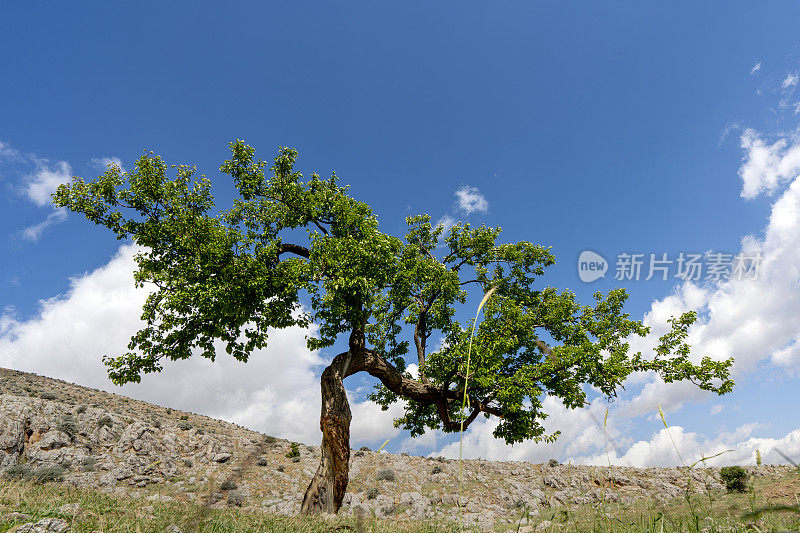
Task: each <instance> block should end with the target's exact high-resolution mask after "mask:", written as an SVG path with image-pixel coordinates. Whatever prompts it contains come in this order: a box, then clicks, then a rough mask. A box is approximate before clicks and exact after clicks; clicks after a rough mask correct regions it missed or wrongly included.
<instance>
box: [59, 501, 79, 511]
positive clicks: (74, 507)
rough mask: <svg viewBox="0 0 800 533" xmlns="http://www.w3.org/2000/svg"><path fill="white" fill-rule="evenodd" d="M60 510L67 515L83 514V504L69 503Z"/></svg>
mask: <svg viewBox="0 0 800 533" xmlns="http://www.w3.org/2000/svg"><path fill="white" fill-rule="evenodd" d="M58 510H59V511H61V512H62V513H65V514H78V513H80V512H81V504H79V503H78V502H75V503H68V504H66V505H62V506H61V507H59V508H58Z"/></svg>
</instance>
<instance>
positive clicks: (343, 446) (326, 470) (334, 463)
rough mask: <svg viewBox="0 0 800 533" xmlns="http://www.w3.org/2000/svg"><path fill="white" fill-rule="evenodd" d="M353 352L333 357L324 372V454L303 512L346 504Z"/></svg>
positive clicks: (332, 509) (332, 510) (329, 510)
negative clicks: (348, 387)
mask: <svg viewBox="0 0 800 533" xmlns="http://www.w3.org/2000/svg"><path fill="white" fill-rule="evenodd" d="M351 359H352V356H351V353H350V352H349V351H348V352H344V353H341V354H339V355H337V356H336V357H334V358H333V361H331V364H330V365H329V366H328V368H326V369H325V370H324V371H323V372H322V377H321V379H320V382H321V386H322V414H321V415H320V421H319V428H320V429H321V430H322V458H321V459H320V463H319V467H318V468H317V473H316V474H315V475H314V477H313V478H312V479H311V483H310V484H309V486H308V488H307V489H306V493H305V496H304V497H303V504H302V506H301V507H300V512H301V513H302V514H311V513H336V512H337V511H338V510H339V508H340V507H341V506H342V500H343V499H344V494H345V491H346V490H347V483H348V475H349V471H350V464H349V462H350V420H351V418H352V416H351V414H350V405H349V403H348V401H347V394H346V393H345V389H344V383H343V380H344V378H345V377H347V376H348V375H349V374H348V372H347V371H348V367H349V366H350V362H351Z"/></svg>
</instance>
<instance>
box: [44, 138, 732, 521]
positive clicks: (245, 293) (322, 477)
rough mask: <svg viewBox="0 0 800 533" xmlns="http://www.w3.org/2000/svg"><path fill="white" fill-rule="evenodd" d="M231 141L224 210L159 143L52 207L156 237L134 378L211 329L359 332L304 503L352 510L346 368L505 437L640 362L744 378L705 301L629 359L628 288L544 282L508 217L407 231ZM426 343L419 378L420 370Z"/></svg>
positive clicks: (79, 183) (245, 346) (671, 377)
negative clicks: (574, 287) (476, 312)
mask: <svg viewBox="0 0 800 533" xmlns="http://www.w3.org/2000/svg"><path fill="white" fill-rule="evenodd" d="M230 148H231V157H230V159H228V160H226V161H225V162H224V163H223V164H222V166H221V167H220V170H221V171H222V172H223V173H225V174H227V175H229V176H230V177H231V178H232V179H233V184H234V185H235V187H236V190H237V192H238V195H237V197H236V198H235V200H234V201H233V205H232V206H231V207H230V209H229V210H227V211H221V212H215V206H214V197H213V195H212V192H211V181H210V180H209V179H207V178H205V177H202V176H201V177H199V178H197V177H195V169H194V168H193V167H190V166H184V165H179V166H175V165H172V166H171V167H168V165H167V164H166V163H164V161H163V160H162V159H161V158H160V157H159V156H155V155H153V153H152V152H150V153H145V154H144V155H143V156H142V157H141V158H140V159H139V160H138V161H137V162H136V165H135V167H134V169H133V170H131V171H130V172H123V171H122V170H121V169H119V168H117V167H110V168H109V169H108V171H107V172H105V173H104V174H103V175H101V176H99V177H98V178H96V179H95V180H93V181H90V182H88V183H86V182H85V181H84V180H82V179H81V178H74V179H73V181H72V182H71V183H70V184H67V185H62V186H60V187H59V188H58V191H57V192H56V193H55V194H54V199H53V201H54V203H55V204H57V205H59V206H63V207H67V208H69V209H70V210H72V211H75V212H77V213H82V214H83V215H84V216H85V217H86V218H87V219H88V220H90V221H92V222H94V223H95V224H99V225H101V226H105V227H107V228H109V229H110V230H111V231H112V232H114V234H115V235H116V236H117V238H118V239H125V238H128V239H132V240H133V242H135V243H136V244H138V245H140V246H141V247H142V248H141V249H142V252H140V253H139V254H138V255H137V256H136V261H137V265H138V269H137V270H136V272H135V273H134V280H135V283H136V284H137V286H145V285H147V286H149V287H151V288H152V289H153V290H152V292H151V293H150V295H149V296H148V298H147V301H146V303H145V304H144V308H143V312H142V319H143V320H144V321H145V323H146V325H145V327H144V328H143V329H142V330H141V331H139V332H137V333H136V334H135V335H134V336H133V337H132V338H131V341H130V343H129V345H128V349H129V352H127V353H124V354H120V355H118V356H116V357H108V356H106V357H104V362H105V364H106V365H107V366H108V372H109V377H110V378H111V380H112V381H113V382H114V383H117V384H123V383H127V382H138V381H139V380H140V379H141V375H142V374H144V373H149V372H156V371H159V370H161V368H162V366H161V365H162V362H163V361H164V360H179V359H187V358H189V357H190V356H191V355H192V354H199V355H202V356H203V357H208V358H210V359H212V360H213V359H214V358H215V357H216V355H217V353H216V350H215V348H214V341H221V342H222V343H223V344H224V345H225V347H226V350H227V352H228V353H229V354H230V355H232V356H233V357H235V358H236V359H238V360H240V361H247V358H248V356H249V355H250V354H251V353H252V351H253V350H254V349H257V348H264V347H265V346H266V345H267V340H268V339H267V332H268V328H270V327H271V328H286V327H289V326H295V325H297V326H307V325H309V324H311V323H314V324H316V325H317V327H318V329H317V330H316V331H317V333H316V335H314V336H311V337H309V338H308V346H309V348H312V349H319V348H327V347H330V346H332V345H333V344H334V343H335V342H336V340H337V339H339V338H340V337H342V336H345V335H346V336H347V339H348V346H349V348H348V349H347V350H346V351H344V352H342V353H339V354H338V355H336V356H335V357H334V358H333V360H332V361H331V363H330V365H329V366H328V367H327V368H326V369H325V370H324V371H323V372H322V376H321V388H322V412H321V418H320V427H321V430H322V457H321V460H320V465H319V468H318V470H317V472H316V474H315V476H314V478H313V479H312V481H311V483H310V485H309V487H308V489H307V491H306V494H305V497H304V499H303V504H302V510H303V512H305V513H309V512H321V511H325V512H336V511H337V510H338V509H339V507H340V506H341V502H342V498H343V497H344V494H345V489H346V487H347V482H348V460H349V456H350V442H349V439H350V420H351V414H350V408H349V405H348V402H347V397H346V395H345V388H344V385H343V380H344V379H345V378H346V377H348V376H351V375H353V374H356V373H358V372H367V373H369V374H370V375H372V376H374V377H376V378H377V379H378V380H379V381H380V383H379V385H378V387H377V390H376V392H375V393H374V395H373V399H374V400H375V401H377V402H378V403H379V404H381V405H382V406H383V407H384V408H388V406H389V405H390V404H391V403H393V402H396V401H398V400H400V399H401V398H402V399H403V400H405V401H406V410H405V414H404V416H403V417H401V418H400V419H399V420H397V421H396V423H397V424H398V425H399V426H402V427H404V428H407V429H408V430H410V431H411V433H412V434H414V435H418V434H421V433H422V432H424V431H425V430H426V429H428V428H441V429H443V430H444V431H448V432H456V431H458V430H459V429H461V423H462V420H463V426H464V427H465V428H466V427H468V426H469V425H470V424H471V423H472V422H473V421H474V420H475V419H476V417H477V416H478V415H480V414H484V415H485V416H487V417H489V416H494V417H497V418H498V419H499V425H498V426H497V429H496V430H495V435H496V436H497V437H499V438H503V439H505V441H506V442H508V443H515V442H520V441H523V440H526V439H534V440H537V441H539V440H553V439H555V438H556V437H557V435H558V433H555V434H552V435H546V434H545V432H544V429H543V427H542V425H541V420H542V419H543V418H544V417H545V416H546V414H545V413H544V412H543V411H542V399H543V397H544V396H545V395H552V396H555V397H557V398H560V399H561V400H562V401H563V402H564V404H565V405H566V406H568V407H570V408H578V407H582V406H584V405H585V403H586V392H585V391H584V386H585V385H591V386H593V387H596V388H597V389H598V390H600V391H602V393H603V394H604V395H606V396H608V397H612V396H614V395H615V394H616V391H617V388H618V387H619V386H620V385H621V384H622V382H623V381H624V380H625V379H626V378H627V377H628V376H629V375H630V374H631V373H632V372H637V371H655V372H657V373H658V374H659V375H660V376H661V377H662V378H663V379H664V380H665V381H666V382H672V381H679V380H691V381H693V382H694V383H696V384H697V385H698V386H699V387H700V388H702V389H705V390H709V391H714V392H716V393H719V394H722V393H726V392H728V391H730V390H731V387H732V386H733V382H732V381H731V380H730V379H729V367H730V365H731V364H732V360H730V359H729V360H726V361H722V362H717V361H712V360H711V359H710V358H708V357H705V358H703V359H702V361H701V362H700V364H699V365H694V364H692V363H691V362H690V360H689V357H688V356H689V346H688V345H687V344H686V342H685V339H686V335H687V328H688V327H689V326H690V324H692V323H693V321H694V320H695V315H694V314H692V313H687V314H684V315H683V316H681V317H679V318H675V319H673V321H672V329H671V331H669V332H668V333H667V334H665V335H664V336H663V337H661V338H660V341H659V342H658V344H657V345H656V346H655V347H654V349H653V353H650V354H646V355H643V354H642V353H635V354H630V353H629V346H628V343H627V342H626V339H627V338H628V337H630V336H632V335H645V334H647V333H648V329H647V328H646V327H645V326H643V325H642V324H641V323H640V322H638V321H635V320H630V318H629V315H628V314H626V313H624V312H623V304H624V302H625V300H626V298H627V295H626V293H625V291H624V290H622V289H615V290H612V291H610V292H609V293H608V294H605V295H603V294H601V293H597V294H596V295H595V301H594V302H592V304H591V305H581V304H580V303H579V302H578V301H577V299H576V297H575V295H574V294H573V293H571V292H569V291H561V292H560V291H557V290H556V289H554V288H552V287H546V286H543V285H541V283H537V278H538V277H540V276H542V274H543V273H544V270H545V268H546V267H548V266H550V265H552V264H553V263H554V258H553V256H552V255H551V253H550V251H549V249H548V248H545V247H543V246H540V245H535V244H531V243H529V242H518V243H500V242H499V240H498V239H499V236H500V229H499V228H488V227H472V226H470V225H469V224H458V225H456V226H454V227H453V228H452V229H450V230H449V231H447V232H444V230H443V229H442V227H440V226H435V225H433V224H431V220H430V217H429V216H428V215H419V216H414V217H409V218H408V219H407V222H408V231H407V233H406V235H405V237H404V238H402V239H401V238H398V237H395V236H391V235H387V234H385V233H383V232H381V231H380V229H379V227H378V219H377V217H376V216H375V214H374V213H373V212H372V210H371V209H370V207H369V206H368V205H367V204H365V203H363V202H360V201H358V200H356V199H354V198H353V197H352V196H350V195H349V193H348V188H347V187H342V186H340V185H339V182H338V179H337V177H336V176H335V175H333V176H331V177H330V178H329V179H321V178H320V177H319V176H318V175H316V174H313V175H311V177H310V178H309V179H307V180H306V181H304V179H303V176H302V175H301V174H300V173H298V172H297V171H295V169H294V165H295V161H296V158H297V152H296V151H294V150H292V149H288V148H281V149H280V150H279V152H278V155H277V157H276V158H275V160H274V164H273V165H272V167H271V168H269V169H268V172H265V170H266V169H267V163H266V162H264V161H262V160H260V159H256V157H255V151H254V150H253V148H251V147H250V146H247V145H246V144H244V143H243V142H241V141H236V142H233V143H231V145H230ZM170 175H172V177H170ZM490 288H494V290H495V292H494V294H493V295H492V298H491V299H490V300H489V301H488V303H487V305H486V306H485V308H484V319H483V321H482V322H481V324H480V326H479V327H478V328H477V330H476V331H475V339H474V349H473V355H474V357H473V365H472V367H471V371H470V376H469V380H468V386H467V397H468V406H469V407H468V409H467V412H463V413H462V410H461V408H460V406H461V399H462V398H463V397H464V387H465V382H466V381H467V379H466V378H467V376H466V375H465V372H466V352H467V346H468V342H469V337H470V335H471V334H472V326H473V325H472V323H471V321H468V322H463V323H462V322H461V321H459V320H458V319H457V318H456V316H457V315H456V312H457V309H458V307H459V306H461V305H463V304H465V302H466V300H467V296H468V291H470V290H471V291H473V292H475V293H477V294H478V295H480V294H482V293H484V292H486V291H487V290H489V289H490ZM301 301H305V302H307V305H301ZM432 338H441V339H442V343H441V345H440V346H441V347H439V348H437V349H435V350H432V349H431V339H432ZM409 352H411V353H409ZM413 354H416V359H415V361H416V363H417V364H418V365H419V376H418V378H416V379H415V378H412V376H411V375H410V374H409V373H408V372H407V371H406V357H413Z"/></svg>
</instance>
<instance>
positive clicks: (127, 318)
mask: <svg viewBox="0 0 800 533" xmlns="http://www.w3.org/2000/svg"><path fill="white" fill-rule="evenodd" d="M135 252H136V248H135V247H134V246H132V245H123V246H122V247H120V249H119V251H118V253H117V254H116V255H115V256H114V257H113V258H112V259H111V260H110V261H109V262H108V263H107V264H106V265H104V266H102V267H100V268H98V269H96V270H94V271H92V272H89V273H86V274H84V275H81V276H77V277H75V278H73V279H72V280H71V282H70V289H69V291H68V292H67V294H65V295H62V296H58V297H54V298H51V299H49V300H46V301H43V302H42V303H41V309H40V311H39V313H38V316H35V317H33V318H30V319H28V320H24V321H20V320H18V319H16V318H15V317H14V316H13V315H12V314H11V313H12V312H13V311H6V312H4V313H3V314H2V315H0V366H2V367H6V368H14V369H18V370H23V371H27V372H35V373H38V374H42V375H45V376H52V377H58V378H60V379H64V380H67V381H71V382H75V383H78V384H80V385H84V386H89V387H95V388H99V389H103V390H108V391H113V392H117V393H120V394H125V395H128V396H131V397H134V398H139V399H142V400H145V401H148V402H153V403H156V404H159V405H166V406H171V407H174V408H179V409H184V410H187V411H192V412H197V413H202V414H206V415H209V416H213V417H217V418H222V419H224V420H228V421H231V422H235V423H238V424H241V425H244V426H247V427H250V428H253V429H256V430H259V431H263V432H265V433H268V434H272V435H277V436H280V437H285V438H289V439H294V440H298V441H302V442H308V443H318V442H319V441H320V438H321V434H320V431H319V419H318V417H319V412H320V388H319V373H320V372H321V370H322V369H323V368H324V366H325V365H326V361H325V359H324V358H323V356H322V355H321V354H320V353H318V352H314V351H309V350H308V348H307V347H306V344H305V336H306V334H307V333H309V331H308V330H305V329H303V328H297V327H295V328H287V329H283V330H278V331H273V332H271V334H270V340H269V346H268V347H267V348H265V349H263V350H257V351H255V352H254V353H253V354H252V356H251V358H250V360H249V361H248V362H247V363H240V362H238V361H236V360H234V359H233V358H231V357H226V356H225V357H223V356H221V357H219V358H217V360H216V361H214V362H211V361H209V360H207V359H204V358H202V357H195V358H192V359H190V360H187V361H178V362H168V363H166V364H165V365H164V370H163V371H162V372H161V373H156V374H149V375H146V376H144V377H143V379H142V383H140V384H129V385H125V386H124V387H121V388H120V387H116V386H114V385H112V384H111V383H110V382H109V380H108V378H107V375H106V369H105V367H104V366H103V364H102V362H101V358H102V356H103V355H117V354H119V353H120V352H123V351H125V349H126V346H127V343H128V341H129V338H130V336H131V335H132V334H133V333H135V332H136V331H137V330H138V329H139V327H140V326H141V325H142V322H141V321H140V319H139V315H140V314H141V307H142V304H143V303H144V300H145V298H146V297H147V291H146V290H145V289H136V288H135V287H134V284H133V270H134V268H135V262H134V259H133V256H134V254H135ZM219 351H220V353H224V349H220V350H219ZM351 408H352V411H353V414H354V419H353V424H352V433H353V442H354V443H355V442H358V441H361V440H363V441H370V442H371V441H375V440H378V439H380V440H381V442H383V441H384V440H386V439H387V438H394V437H396V436H397V434H398V430H396V429H395V428H394V426H393V423H392V422H393V417H395V416H397V415H398V414H399V411H398V409H397V408H395V409H394V410H390V411H389V412H383V411H381V410H380V408H379V407H378V406H377V405H375V404H372V403H369V402H353V404H352V405H351Z"/></svg>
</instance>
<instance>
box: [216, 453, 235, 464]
mask: <svg viewBox="0 0 800 533" xmlns="http://www.w3.org/2000/svg"><path fill="white" fill-rule="evenodd" d="M231 457H233V455H232V454H230V453H218V454H217V455H215V456H214V462H215V463H226V462H228V459H230V458H231Z"/></svg>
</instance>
